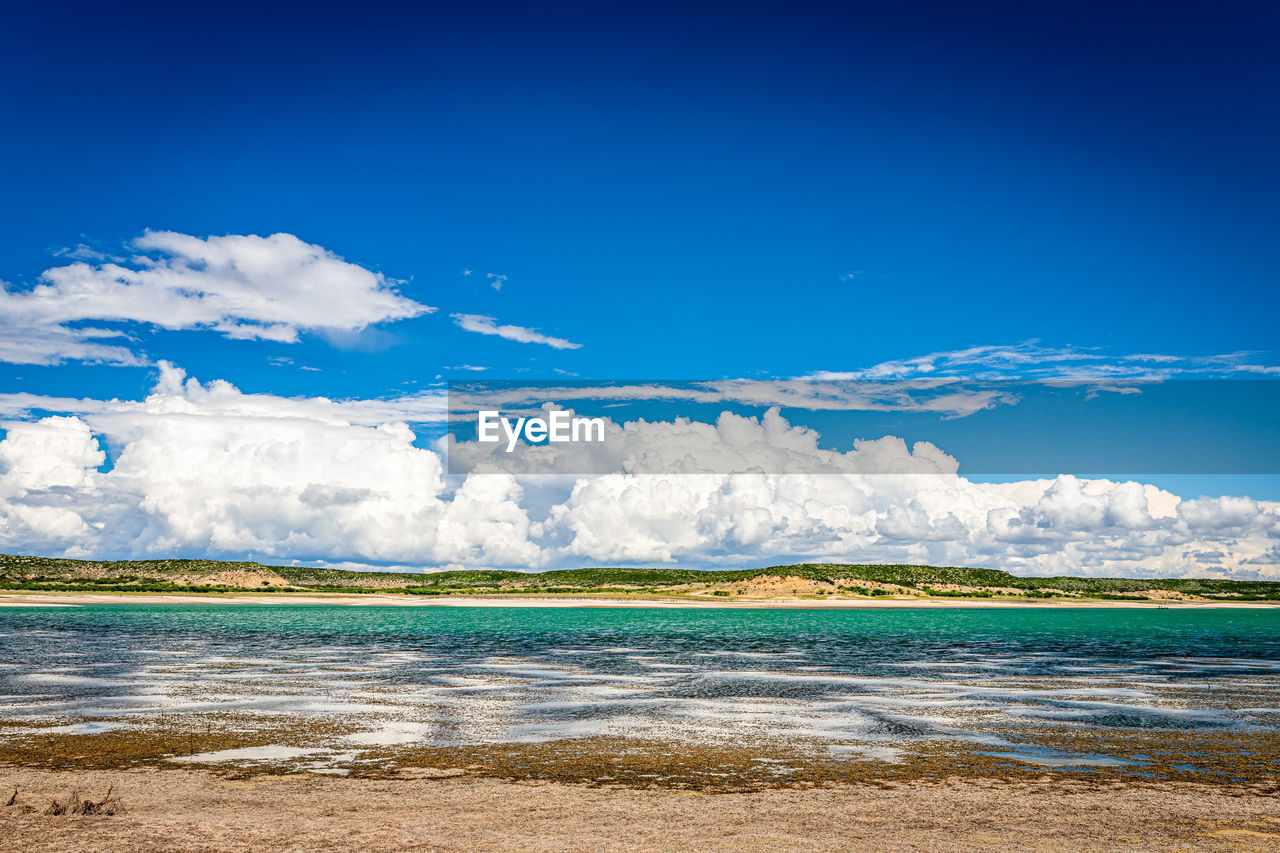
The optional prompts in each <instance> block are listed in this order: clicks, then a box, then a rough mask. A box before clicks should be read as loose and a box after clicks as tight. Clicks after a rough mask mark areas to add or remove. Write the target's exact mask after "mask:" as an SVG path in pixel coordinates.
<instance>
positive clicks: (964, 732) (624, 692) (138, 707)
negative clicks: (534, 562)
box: [0, 603, 1280, 767]
mask: <svg viewBox="0 0 1280 853" xmlns="http://www.w3.org/2000/svg"><path fill="white" fill-rule="evenodd" d="M0 648H2V649H3V650H4V656H3V658H4V659H3V661H0V722H9V723H11V724H17V725H16V726H11V727H10V728H8V729H7V730H8V731H9V732H10V733H11V734H12V733H13V732H15V731H16V732H21V731H22V730H24V729H26V728H27V727H33V728H34V727H40V728H42V730H43V731H45V732H46V733H50V732H55V731H59V730H60V731H69V732H76V733H80V734H91V733H94V732H107V731H118V730H119V729H120V728H122V727H128V726H130V725H135V724H138V725H141V724H143V723H144V721H152V720H155V719H156V718H157V717H160V716H162V717H163V718H164V719H167V720H170V721H172V720H174V719H175V718H176V719H179V720H181V719H182V718H183V715H190V716H191V719H193V720H194V719H195V715H200V718H201V720H202V721H204V720H207V719H209V717H210V715H213V716H214V717H215V718H217V717H220V716H223V717H226V718H228V719H231V718H235V719H238V720H243V719H246V718H247V719H253V718H254V717H263V718H266V717H272V718H275V717H279V716H281V715H284V716H288V717H292V718H298V719H303V720H315V721H323V722H325V723H326V724H330V723H338V724H340V726H341V729H342V730H341V732H340V733H337V734H335V735H334V736H333V738H332V743H330V744H328V748H329V751H330V752H331V753H332V754H334V755H341V756H349V755H350V754H352V753H351V750H359V749H361V748H366V747H395V746H401V745H451V744H464V745H465V744H504V743H517V744H519V743H530V744H532V743H540V742H546V741H559V740H563V739H566V738H568V739H574V738H586V737H608V738H622V739H630V740H635V741H642V740H644V741H653V740H659V741H666V742H677V743H689V744H693V743H742V742H746V741H752V740H756V741H760V742H766V741H771V742H779V741H796V742H799V741H803V742H805V743H809V744H817V745H818V747H819V748H821V749H824V750H827V751H829V753H830V754H831V755H841V756H849V757H850V759H851V760H874V761H880V762H893V761H895V760H897V759H898V758H899V756H900V755H901V754H902V751H903V750H904V749H909V748H910V747H911V746H912V745H913V744H919V743H926V742H954V743H963V744H967V745H970V746H972V747H973V748H976V749H980V750H982V751H983V754H985V755H989V756H994V757H998V758H1001V759H1009V760H1015V761H1024V762H1025V763H1028V764H1033V765H1036V766H1043V767H1059V766H1073V767H1089V766H1119V764H1141V758H1134V757H1133V756H1126V757H1120V756H1118V755H1101V754H1093V753H1089V754H1085V753H1081V754H1078V755H1074V756H1073V755H1063V754H1057V753H1054V752H1052V751H1050V752H1046V751H1045V750H1043V749H1024V748H1020V747H1019V746H1018V744H1019V743H1020V742H1022V741H1023V740H1024V738H1023V737H1022V736H1021V734H1022V733H1023V732H1025V731H1036V732H1039V733H1042V734H1043V733H1044V732H1045V731H1046V730H1048V731H1051V732H1052V731H1061V732H1063V733H1065V734H1071V733H1073V732H1074V733H1079V732H1097V731H1102V732H1106V733H1110V734H1111V735H1114V737H1113V740H1115V741H1117V742H1123V740H1124V738H1125V733H1126V732H1139V731H1168V732H1173V733H1183V734H1188V733H1189V734H1190V735H1192V736H1194V735H1195V734H1196V733H1197V732H1201V731H1205V732H1213V731H1241V730H1251V731H1256V732H1262V733H1270V734H1272V735H1275V734H1277V733H1280V610H1228V609H1214V610H1176V609H1174V610H1137V609H1133V610H1128V609H1118V608H1117V609H1096V610H1067V609H1047V608H1035V609H1031V608H1024V609H1002V610H986V609H950V610H938V609H929V610H924V609H921V610H728V609H723V610H712V609H708V610H672V609H659V608H654V609H644V608H625V609H606V608H569V609H562V608H546V609H543V608H474V609H473V608H461V607H330V606H316V605H261V606H246V605H226V604H216V603H211V604H199V605H131V604H113V605H95V606H86V607H78V608H59V609H44V608H11V609H0ZM201 724H202V725H204V724H206V723H204V722H202V723H201ZM49 726H57V727H60V728H59V729H50V728H47V727H49ZM66 727H71V728H66ZM265 750H266V751H265V752H263V751H262V750H259V751H258V752H253V751H252V750H249V751H247V752H246V751H237V750H229V751H224V752H227V753H229V754H225V755H219V754H217V753H216V752H215V753H214V754H213V756H212V757H205V758H202V757H199V756H196V757H193V758H192V759H191V760H207V761H214V762H216V761H220V760H228V761H232V760H238V759H244V760H253V758H254V756H263V755H265V756H268V757H270V756H272V755H275V756H284V755H286V754H287V756H289V757H299V756H305V757H308V758H314V757H315V755H316V754H317V753H318V750H316V749H309V750H307V751H299V750H298V748H297V747H296V746H291V745H279V746H277V747H276V748H274V749H273V748H270V747H267V748H265ZM1187 766H1192V764H1190V763H1189V764H1188V765H1187Z"/></svg>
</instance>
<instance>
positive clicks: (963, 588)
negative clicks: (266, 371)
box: [0, 555, 1280, 601]
mask: <svg viewBox="0 0 1280 853" xmlns="http://www.w3.org/2000/svg"><path fill="white" fill-rule="evenodd" d="M777 579H788V580H787V582H788V583H791V584H792V586H793V587H795V585H796V584H802V585H803V584H807V586H805V588H803V589H792V593H793V594H814V595H830V594H843V595H881V596H882V595H920V596H944V597H961V598H991V597H996V596H1000V597H1013V598H1017V597H1029V598H1055V597H1066V598H1073V597H1085V598H1097V599H1110V600H1145V599H1147V598H1149V597H1151V595H1150V594H1152V593H1158V594H1159V595H1160V596H1166V597H1169V596H1170V595H1172V597H1178V596H1194V597H1198V598H1219V599H1230V600H1235V601H1258V600H1267V601H1272V600H1275V601H1280V583H1276V582H1266V581H1232V580H1219V579H1213V578H1178V579H1174V578H1161V579H1155V578H1145V579H1139V578H1085V577H1053V578H1027V577H1018V576H1016V575H1011V574H1009V573H1008V572H1003V571H999V570H996V569H970V568H959V567H938V566H907V565H857V564H827V563H803V564H799V565H792V566H772V567H767V568H759V569H742V570H731V571H702V570H696V569H611V568H583V569H564V570H556V571H546V572H515V571H496V570H476V571H447V572H432V573H406V572H352V571H343V570H340V569H319V568H307V567H300V566H265V565H261V564H259V563H249V562H221V561H217V560H121V561H112V562H99V561H88V560H67V559H55V558H45V557H22V556H5V555H0V589H9V590H61V591H80V592H87V591H97V592H101V591H131V592H230V591H241V592H243V591H246V590H254V591H260V592H297V591H308V592H348V593H369V592H398V593H404V594H410V595H450V594H468V593H470V594H507V593H523V594H530V593H537V594H565V593H574V594H592V593H596V594H600V593H614V594H637V593H642V594H653V595H695V594H708V593H709V594H712V595H716V596H721V597H734V596H738V595H746V594H755V595H767V594H769V587H768V584H769V583H775V582H780V581H779V580H777ZM762 584H763V586H762ZM737 585H745V586H741V587H739V586H737Z"/></svg>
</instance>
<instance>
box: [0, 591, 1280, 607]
mask: <svg viewBox="0 0 1280 853" xmlns="http://www.w3.org/2000/svg"><path fill="white" fill-rule="evenodd" d="M131 603H132V604H205V603H217V604H323V605H334V606H342V607H668V608H700V609H751V608H756V609H770V608H772V609H819V610H821V609H829V610H839V609H868V608H871V609H881V608H887V609H895V608H896V609H902V608H912V609H914V608H928V609H932V608H940V609H953V608H975V607H976V608H1010V607H1014V608H1022V607H1028V608H1039V609H1052V608H1063V607H1066V608H1138V609H1169V608H1187V609H1215V608H1243V609H1276V608H1280V602H1271V601H1157V600H1152V601H1106V600H1101V599H1053V600H1029V599H1012V598H1010V599H998V598H997V599H991V598H916V597H913V598H888V597H885V598H816V597H808V598H801V597H786V596H778V597H772V598H758V599H715V598H694V597H692V596H685V597H675V596H662V597H659V596H646V595H635V596H628V597H617V596H587V595H561V594H554V593H552V594H546V595H449V596H438V597H423V596H410V595H397V594H386V593H382V594H380V593H368V594H359V595H350V594H344V593H307V592H273V593H266V594H263V593H252V592H208V593H196V594H182V593H135V592H127V593H81V592H8V593H0V607H67V606H76V605H84V604H131Z"/></svg>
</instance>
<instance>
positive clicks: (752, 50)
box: [0, 2, 1280, 559]
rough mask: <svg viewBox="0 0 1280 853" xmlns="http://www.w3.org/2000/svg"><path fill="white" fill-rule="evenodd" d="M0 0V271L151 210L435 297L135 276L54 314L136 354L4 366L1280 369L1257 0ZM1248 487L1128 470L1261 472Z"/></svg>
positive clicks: (513, 371)
mask: <svg viewBox="0 0 1280 853" xmlns="http://www.w3.org/2000/svg"><path fill="white" fill-rule="evenodd" d="M7 17H8V23H7V24H6V26H5V27H4V28H3V31H2V32H0V117H3V121H4V128H5V132H4V133H3V134H0V192H3V194H4V199H5V204H3V205H0V281H3V282H5V284H6V288H7V289H8V291H9V292H10V293H11V294H18V295H20V296H21V295H30V294H31V293H32V292H33V289H34V288H37V287H38V286H40V285H42V284H45V285H47V284H48V282H49V281H50V279H49V277H48V275H47V274H46V271H50V270H57V269H59V268H62V269H64V270H65V269H66V268H69V266H70V265H72V264H73V263H76V262H77V261H79V262H81V263H83V264H87V265H88V268H93V269H94V270H97V271H98V272H101V270H102V269H103V265H105V264H110V263H112V262H113V261H112V260H111V259H112V258H121V259H125V260H123V261H122V262H123V263H124V264H125V265H126V266H128V265H129V264H130V263H132V262H131V261H129V260H127V259H128V258H129V257H130V256H132V255H134V254H136V253H139V252H143V253H147V252H149V253H150V255H149V256H150V257H151V258H152V259H153V261H154V259H155V258H156V256H157V253H159V254H160V255H163V254H164V252H165V251H166V250H164V249H156V248H155V246H154V245H153V246H152V247H151V248H149V249H147V248H145V247H144V248H139V244H137V243H134V242H133V241H136V240H138V239H139V238H142V239H143V240H144V241H145V240H148V239H152V238H147V237H145V236H144V235H147V234H149V233H151V232H159V233H160V234H161V235H164V234H168V233H169V232H173V233H174V234H176V235H179V236H181V235H194V236H196V237H200V238H204V237H210V236H214V237H220V236H221V235H263V236H266V235H270V234H278V233H279V234H286V235H296V237H297V239H298V240H299V241H301V243H299V244H298V245H308V246H312V247H318V248H317V249H316V251H320V252H327V253H332V255H334V256H337V257H340V258H342V259H344V260H345V261H346V262H349V264H351V265H354V267H353V268H352V269H354V268H361V269H362V270H366V271H370V272H371V273H373V274H375V275H376V276H378V277H379V278H377V282H379V283H376V284H370V285H369V287H371V288H373V290H369V291H367V293H366V295H368V293H373V294H374V295H375V296H377V298H379V299H381V298H384V297H385V296H386V294H387V293H390V292H392V291H394V292H395V293H398V294H399V298H401V299H402V300H405V301H404V302H402V303H400V304H401V306H402V307H403V305H417V306H430V307H431V308H432V309H434V310H432V311H430V312H427V311H426V310H425V309H423V310H418V309H412V310H408V311H402V312H401V313H400V314H398V315H395V316H392V314H386V315H385V317H386V319H383V320H376V318H375V321H373V322H369V323H367V324H366V323H356V322H354V321H352V322H351V323H350V324H349V325H352V326H354V327H356V328H353V329H339V328H334V327H335V326H338V325H341V323H340V322H339V321H334V322H333V323H330V324H328V326H326V323H325V322H321V321H317V320H315V319H314V317H313V318H312V319H311V320H307V321H298V322H296V323H293V325H288V324H285V325H286V326H288V328H285V327H284V326H281V327H277V328H275V330H274V331H273V332H271V333H270V334H259V333H258V332H256V331H255V332H250V333H243V330H240V331H237V330H235V329H233V328H232V326H233V325H234V323H231V324H230V325H229V324H228V323H229V322H230V321H228V322H223V323H222V325H218V324H217V323H215V322H213V321H211V320H208V319H207V318H206V319H204V320H199V319H197V320H192V321H191V322H186V323H179V324H176V326H177V327H175V328H169V329H165V328H161V327H160V326H159V325H157V324H156V323H155V322H148V321H139V320H138V319H136V318H137V317H139V316H143V314H145V313H146V312H145V310H144V309H145V307H146V306H134V307H132V308H130V309H129V310H128V311H126V312H125V314H124V315H122V316H112V315H109V312H105V311H101V310H100V311H99V312H98V313H97V314H92V313H83V312H82V313H81V314H79V315H76V316H75V317H72V318H71V319H66V317H67V316H70V315H64V314H59V315H58V317H62V319H61V320H58V319H57V318H54V319H49V317H52V316H53V315H48V316H46V318H45V319H46V320H48V322H65V323H66V324H69V325H67V328H69V329H71V330H72V334H79V332H78V331H76V330H79V329H82V328H83V327H86V326H88V327H93V328H100V329H107V330H110V331H112V332H113V333H116V334H118V335H119V337H116V338H112V339H104V340H103V341H101V343H104V344H115V345H119V346H122V347H123V348H124V349H125V350H127V351H129V352H131V353H133V354H134V355H133V357H132V362H131V363H129V364H120V363H102V359H97V360H95V359H93V358H89V357H69V358H65V359H61V360H59V359H58V358H56V357H49V358H46V359H45V361H47V362H54V363H45V364H35V363H0V394H9V395H22V394H26V395H34V396H35V397H74V398H81V397H85V398H93V399H97V400H105V399H109V398H120V399H121V400H140V399H141V398H142V397H144V396H145V395H146V394H148V393H150V392H151V391H152V390H153V389H154V388H156V387H158V386H157V382H158V381H160V382H161V383H163V382H164V381H165V380H164V379H163V376H164V375H166V374H164V372H163V370H162V368H161V367H160V366H159V362H161V361H165V362H169V363H171V364H173V365H177V366H178V367H179V368H181V369H182V370H185V371H186V374H187V375H188V376H191V377H196V378H198V379H200V380H202V381H205V382H209V381H212V380H225V381H226V382H229V383H231V384H232V385H234V386H235V387H236V388H238V389H240V391H243V392H245V393H247V394H262V395H273V396H274V397H279V398H295V397H296V398H299V399H313V398H319V397H326V398H333V399H339V400H347V399H358V400H372V399H381V398H397V397H400V396H402V395H406V394H413V393H414V392H416V391H419V390H421V389H424V388H432V387H439V383H440V382H442V381H443V380H447V379H449V378H459V377H468V378H472V377H475V376H477V375H481V376H483V377H484V378H486V379H556V378H561V377H577V378H583V379H621V378H628V379H669V380H679V379H717V378H727V377H742V378H750V379H756V378H786V377H805V376H814V375H818V376H831V375H834V376H842V375H843V376H854V375H862V372H865V371H867V370H868V369H877V368H876V366H881V368H879V369H882V370H888V373H889V374H890V375H891V377H893V378H896V377H908V376H912V375H917V374H919V373H920V372H921V371H929V370H933V371H936V370H938V369H944V368H945V369H951V368H954V369H956V370H958V371H960V372H970V373H977V374H983V373H984V371H985V372H988V373H989V372H990V371H995V373H994V374H993V375H996V376H998V377H999V378H1014V377H1016V376H1021V375H1046V374H1045V371H1046V370H1047V371H1049V372H1052V370H1053V369H1054V366H1055V365H1066V366H1068V367H1070V366H1071V365H1074V364H1077V363H1078V362H1079V361H1080V360H1084V361H1086V362H1087V363H1088V364H1089V365H1090V366H1092V367H1094V368H1098V369H1102V368H1103V367H1107V366H1110V367H1116V366H1119V367H1121V368H1125V367H1126V366H1129V367H1132V366H1133V365H1134V364H1139V365H1141V366H1142V367H1144V368H1154V367H1157V366H1159V365H1172V366H1175V367H1176V368H1177V370H1178V371H1181V372H1184V373H1186V375H1188V376H1193V377H1195V378H1202V377H1206V376H1212V377H1231V378H1262V377H1263V376H1266V375H1271V374H1266V373H1263V372H1261V371H1263V370H1265V369H1266V368H1268V367H1274V366H1275V365H1277V364H1278V363H1280V356H1277V353H1276V352H1275V350H1276V349H1277V347H1276V335H1275V331H1274V330H1275V318H1276V316H1277V314H1278V313H1280V311H1278V309H1280V305H1278V304H1277V303H1278V300H1280V296H1277V288H1276V287H1275V283H1276V281H1277V272H1278V269H1277V267H1278V261H1277V256H1276V252H1275V234H1276V228H1277V225H1280V170H1278V169H1277V168H1276V164H1275V157H1274V152H1275V151H1276V150H1277V149H1278V147H1280V115H1278V114H1277V111H1276V110H1275V104H1276V102H1277V95H1280V63H1277V62H1276V61H1275V58H1274V45H1275V44H1276V39H1277V37H1278V36H1280V9H1277V7H1276V6H1275V5H1274V4H1268V3H1262V2H1257V3H1248V2H1244V3H1235V2H1227V3H1218V4H1214V5H1213V6H1211V7H1210V6H1206V5H1205V4H1180V3H1168V4H1162V5H1161V6H1160V7H1159V9H1158V11H1156V10H1154V9H1153V7H1151V5H1150V4H1142V3H1138V4H1124V3H1121V4H1116V3H1090V2H1083V3H1074V4H1069V5H1063V4H1048V3H1045V4H1039V3H1030V4H1029V3H1013V2H1006V3H974V4H963V7H961V6H960V5H957V4H954V3H944V2H916V3H911V4H880V3H803V2H801V3H794V2H793V3H787V4H776V5H765V4H756V5H743V4H727V3H726V4H717V3H699V4H695V5H694V7H693V8H689V4H664V3H644V4H598V3H581V4H571V3H561V4H546V5H543V4H539V5H530V4H514V3H510V4H504V3H470V4H463V5H459V4H421V5H417V6H412V5H410V4H392V3H379V2H367V3H361V4H358V5H354V6H353V5H350V4H344V5H330V4H325V3H308V4H296V5H290V4H280V3H267V4H260V3H255V4H241V3H220V4H216V6H212V7H199V8H196V7H187V6H182V5H174V4H148V3H137V4H131V5H130V6H128V7H127V8H114V9H107V8H105V7H102V6H101V4H91V3H75V2H49V3H44V4H26V5H25V6H23V7H21V8H17V9H14V10H11V11H10V12H9V14H8V16H7ZM156 239H159V240H160V241H163V240H165V239H168V238H164V237H161V238H156ZM174 239H176V238H174ZM136 266H137V265H136V263H135V264H134V267H136ZM94 274H97V273H94ZM55 275H56V273H55ZM42 276H43V278H42ZM107 278H110V276H109V275H108V276H107ZM354 280H355V279H353V281H354ZM357 286H358V287H363V286H364V285H357ZM362 292H364V291H362ZM317 293H319V291H317ZM64 296H65V294H64ZM69 301H70V300H68V299H65V298H64V299H62V303H63V307H60V308H58V309H57V310H58V311H64V312H65V310H69V309H66V308H65V305H66V304H67V303H68V302H69ZM302 302H306V300H305V299H304V300H302ZM13 304H14V305H17V304H19V303H18V302H14V303H13ZM21 304H22V305H24V306H27V307H24V308H23V309H22V310H23V311H27V310H28V309H29V308H30V300H28V301H26V302H22V303H21ZM0 308H3V306H0ZM302 309H318V310H324V301H323V298H322V297H321V296H319V295H318V296H317V297H316V303H315V304H313V305H302V306H301V309H300V310H302ZM14 310H17V309H14ZM42 310H43V309H42ZM343 310H345V309H344V308H342V307H341V306H339V305H338V303H336V302H335V303H334V307H333V311H334V312H335V317H336V316H338V315H339V314H341V312H342V311H343ZM139 312H141V313H139ZM304 313H306V312H305V311H304ZM375 313H376V312H375ZM392 313H394V311H393V312H392ZM12 316H17V315H16V314H15V315H12ZM12 316H11V317H10V319H9V320H7V321H6V320H4V317H0V321H5V322H8V323H10V326H9V327H7V334H10V335H12V336H13V339H14V340H17V338H18V336H19V333H18V331H15V330H17V329H18V325H16V323H17V321H14V320H12ZM23 316H27V315H23ZM42 316H43V315H42ZM238 316H243V315H238ZM309 316H310V315H309ZM370 316H374V315H370ZM128 317H133V318H134V319H128ZM23 322H24V323H25V322H27V320H23ZM262 322H266V321H265V320H263V321H262ZM31 328H34V327H29V326H24V327H23V329H25V331H23V332H22V334H25V335H27V336H28V338H30V337H31V334H32V333H31ZM39 328H45V327H39ZM495 330H503V333H502V334H480V333H477V331H481V332H484V331H488V332H493V331H495ZM64 331H65V330H64ZM294 333H296V340H293V339H292V337H293V334H294ZM264 337H266V338H274V339H262V338H264ZM50 346H52V345H50ZM1135 355H1137V356H1142V358H1141V359H1139V360H1137V361H1134V360H1133V359H1131V358H1129V357H1130V356H1135ZM922 358H923V360H921V359H922ZM15 360H16V361H21V359H15ZM28 361H30V359H28ZM108 361H110V360H108ZM885 365H889V366H890V367H889V368H885V367H884V366H885ZM895 365H896V366H897V367H894V366H895ZM904 365H905V367H904ZM922 365H923V366H922ZM476 367H479V368H484V370H483V371H475V370H472V369H470V368H476ZM899 368H901V369H899ZM895 371H896V372H895ZM36 408H37V409H38V408H39V407H36ZM33 411H35V410H33ZM40 411H44V410H40ZM49 411H53V409H49ZM38 413H39V412H37V414H38ZM32 417H34V415H33V416H32ZM1257 425H1258V423H1257V420H1256V419H1255V420H1254V423H1253V424H1252V427H1254V428H1256V427H1257ZM98 429H99V427H98V426H97V425H96V424H95V425H94V430H95V431H96V430H98ZM95 434H96V433H95ZM1251 435H1253V436H1254V437H1255V438H1256V435H1257V432H1256V429H1255V430H1254V432H1253V433H1251ZM126 444H127V442H125V444H121V443H120V442H119V441H117V439H116V438H112V439H110V440H108V441H107V445H108V446H107V450H108V451H109V455H110V456H111V457H112V458H114V456H115V454H116V452H117V451H118V449H119V447H122V446H126ZM417 446H419V447H422V446H425V442H424V441H423V440H421V439H420V438H419V439H417ZM944 449H946V448H944ZM86 458H87V457H86ZM107 464H108V465H109V464H110V463H107ZM1045 473H1052V472H1045ZM1273 479H1274V478H1273ZM1273 479H1272V480H1267V481H1266V482H1265V483H1264V482H1263V481H1261V480H1249V481H1246V480H1241V479H1239V478H1238V477H1236V478H1234V479H1232V478H1222V479H1220V480H1219V481H1217V482H1210V483H1206V482H1205V481H1203V480H1192V479H1185V478H1184V479H1182V480H1178V481H1175V480H1172V479H1167V478H1166V479H1165V480H1162V481H1160V484H1161V485H1164V486H1165V487H1167V488H1170V489H1173V490H1174V491H1176V492H1178V493H1179V494H1183V495H1184V496H1187V497H1193V496H1195V495H1198V494H1200V493H1202V492H1205V491H1207V492H1208V493H1210V494H1223V493H1227V492H1230V491H1233V490H1236V491H1239V490H1242V489H1248V490H1249V492H1250V493H1251V494H1253V495H1254V496H1256V497H1268V498H1272V499H1274V498H1276V497H1280V487H1278V486H1277V485H1276V483H1275V482H1274V481H1273ZM1151 482H1155V480H1152V481H1151ZM157 547H158V546H157ZM190 547H191V548H192V549H196V546H190ZM196 550H198V549H196ZM1278 553H1280V552H1278ZM1277 559H1280V557H1278V558H1277Z"/></svg>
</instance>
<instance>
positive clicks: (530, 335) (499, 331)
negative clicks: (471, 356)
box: [449, 314, 582, 349]
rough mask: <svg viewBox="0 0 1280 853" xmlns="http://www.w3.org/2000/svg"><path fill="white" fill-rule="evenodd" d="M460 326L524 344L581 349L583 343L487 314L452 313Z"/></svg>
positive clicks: (455, 321) (469, 330)
mask: <svg viewBox="0 0 1280 853" xmlns="http://www.w3.org/2000/svg"><path fill="white" fill-rule="evenodd" d="M449 316H450V317H452V318H453V322H454V323H455V324H457V326H458V328H460V329H464V330H466V331H468V332H475V333H477V334H480V335H496V336H498V337H500V338H505V339H507V340H509V341H516V342H518V343H522V344H546V345H547V346H549V347H554V348H555V349H580V348H581V347H582V344H575V343H574V342H573V341H567V340H565V339H564V338H555V337H552V336H550V335H544V334H542V333H541V332H539V331H537V330H536V329H530V328H527V327H525V326H514V325H511V324H499V323H498V321H497V319H496V318H494V317H490V316H488V315H486V314H451V315H449Z"/></svg>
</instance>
